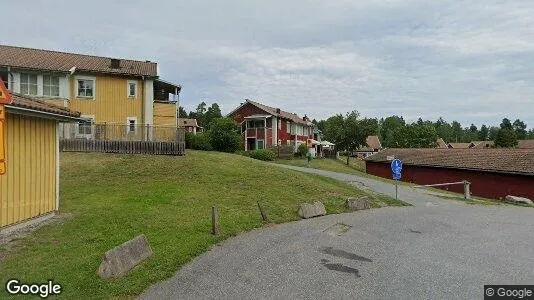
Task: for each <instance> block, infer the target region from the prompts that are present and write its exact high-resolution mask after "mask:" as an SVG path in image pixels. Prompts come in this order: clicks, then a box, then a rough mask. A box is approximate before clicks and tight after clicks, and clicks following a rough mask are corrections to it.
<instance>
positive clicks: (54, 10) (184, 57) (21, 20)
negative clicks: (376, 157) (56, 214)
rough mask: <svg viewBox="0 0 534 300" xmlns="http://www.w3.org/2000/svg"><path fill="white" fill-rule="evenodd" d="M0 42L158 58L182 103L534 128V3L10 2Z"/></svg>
mask: <svg viewBox="0 0 534 300" xmlns="http://www.w3.org/2000/svg"><path fill="white" fill-rule="evenodd" d="M3 7H4V8H6V7H7V8H8V10H7V13H6V12H5V10H3V11H4V12H3V21H2V23H3V26H0V43H1V44H7V45H15V46H24V47H32V48H40V49H51V50H59V51H67V52H76V53H84V54H92V55H102V56H109V57H117V58H129V59H139V60H151V61H156V62H158V67H159V72H160V73H159V75H160V77H161V78H162V79H165V80H167V81H171V82H174V83H178V84H180V85H182V87H183V90H182V92H181V94H180V102H181V103H180V104H181V105H182V106H184V107H185V108H186V109H187V110H188V111H189V110H194V109H195V108H196V106H197V105H198V103H200V102H201V101H205V102H206V103H208V104H210V103H213V102H217V103H218V104H219V105H220V107H221V109H222V111H223V113H228V112H230V111H231V110H233V109H234V108H235V107H237V106H238V105H239V104H240V103H241V102H243V101H244V99H252V100H256V101H258V102H261V103H263V104H266V105H269V106H273V107H279V108H281V109H283V110H287V111H290V112H295V113H297V114H299V115H304V114H307V115H308V116H309V117H310V118H315V119H318V120H319V119H325V118H328V117H329V116H331V115H334V114H338V113H346V112H348V111H352V110H358V111H359V112H360V114H361V115H362V116H364V117H377V118H381V117H386V116H390V115H402V116H404V118H405V119H406V120H408V121H415V120H417V118H419V117H422V118H423V119H425V120H426V119H430V120H436V119H437V118H439V117H440V116H442V117H443V118H444V119H445V120H448V121H449V122H451V121H452V120H457V121H460V122H461V123H462V125H464V126H468V125H469V124H471V123H474V124H475V125H477V126H480V125H481V124H483V123H484V124H490V125H498V124H499V123H500V121H501V120H502V119H503V118H504V117H508V118H510V119H512V120H515V119H517V118H519V119H521V120H523V121H525V122H526V123H527V124H528V125H529V126H528V128H533V127H534V1H532V0H511V1H505V0H465V1H463V0H432V1H428V0H381V1H378V0H332V1H315V0H291V1H287V0H285V1H281V0H269V1H260V0H257V1H250V0H226V1H214V0H212V1H205V0H195V1H185V0H159V1H158V0H153V1H117V0H114V1H109V0H106V1H102V0H92V1H90V2H87V1H72V0H68V1H66V0H57V1H56V0H46V1H41V0H18V1H14V0H8V2H7V5H6V3H4V5H3Z"/></svg>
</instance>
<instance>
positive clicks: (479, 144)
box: [471, 141, 495, 149]
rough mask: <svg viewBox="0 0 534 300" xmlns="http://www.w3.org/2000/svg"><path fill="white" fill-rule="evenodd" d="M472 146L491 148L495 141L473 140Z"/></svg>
mask: <svg viewBox="0 0 534 300" xmlns="http://www.w3.org/2000/svg"><path fill="white" fill-rule="evenodd" d="M471 144H472V145H471V148H474V149H481V148H491V147H493V146H494V145H495V142H494V141H472V142H471Z"/></svg>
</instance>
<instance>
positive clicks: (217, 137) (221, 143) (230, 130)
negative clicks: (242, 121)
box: [208, 118, 242, 153]
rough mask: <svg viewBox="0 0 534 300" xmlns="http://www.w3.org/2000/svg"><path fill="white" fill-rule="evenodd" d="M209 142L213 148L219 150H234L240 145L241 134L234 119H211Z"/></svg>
mask: <svg viewBox="0 0 534 300" xmlns="http://www.w3.org/2000/svg"><path fill="white" fill-rule="evenodd" d="M208 134H209V136H210V143H211V146H212V147H213V149H214V150H216V151H221V152H230V153H231V152H235V151H236V150H238V149H239V147H240V145H241V140H242V138H241V135H240V134H239V129H238V127H237V126H236V124H235V122H234V120H232V119H231V118H217V119H214V120H213V121H211V123H210V130H209V131H208Z"/></svg>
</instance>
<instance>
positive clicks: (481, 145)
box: [436, 138, 534, 149]
mask: <svg viewBox="0 0 534 300" xmlns="http://www.w3.org/2000/svg"><path fill="white" fill-rule="evenodd" d="M517 142H518V144H517V147H515V148H517V149H534V140H518V141H517ZM436 148H439V149H490V148H495V142H494V141H472V142H470V143H446V142H445V141H444V140H443V139H442V138H439V139H438V140H437V141H436Z"/></svg>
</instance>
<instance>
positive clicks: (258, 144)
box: [256, 140, 265, 150]
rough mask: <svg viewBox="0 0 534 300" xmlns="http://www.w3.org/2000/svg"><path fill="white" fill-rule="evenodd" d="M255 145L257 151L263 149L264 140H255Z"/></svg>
mask: <svg viewBox="0 0 534 300" xmlns="http://www.w3.org/2000/svg"><path fill="white" fill-rule="evenodd" d="M256 144H257V147H256V149H258V150H261V149H265V141H264V140H257V141H256Z"/></svg>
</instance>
